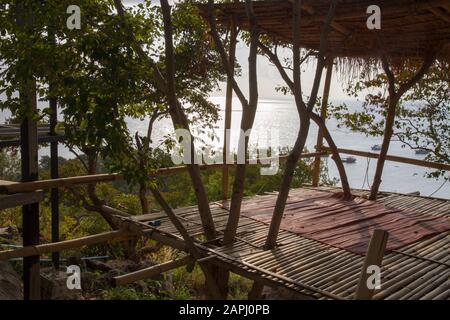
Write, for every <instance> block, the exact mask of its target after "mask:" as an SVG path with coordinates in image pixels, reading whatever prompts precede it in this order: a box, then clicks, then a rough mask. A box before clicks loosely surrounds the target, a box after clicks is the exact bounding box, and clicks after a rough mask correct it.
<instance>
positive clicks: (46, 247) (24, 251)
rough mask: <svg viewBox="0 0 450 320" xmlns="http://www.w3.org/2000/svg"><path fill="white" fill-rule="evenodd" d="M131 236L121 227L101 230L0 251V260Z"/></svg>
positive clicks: (36, 254)
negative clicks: (67, 238)
mask: <svg viewBox="0 0 450 320" xmlns="http://www.w3.org/2000/svg"><path fill="white" fill-rule="evenodd" d="M132 236H134V235H133V234H132V233H130V232H129V231H127V230H124V229H122V230H115V231H109V232H103V233H100V234H96V235H93V236H87V237H83V238H78V239H72V240H65V241H59V242H52V243H46V244H39V245H28V246H24V247H23V248H20V249H15V250H6V251H0V261H4V260H8V259H13V258H20V257H24V258H26V257H31V256H38V255H42V254H46V253H52V252H58V251H63V250H69V249H75V248H80V247H82V246H87V245H92V244H96V243H101V242H108V241H120V240H126V239H128V238H130V237H132Z"/></svg>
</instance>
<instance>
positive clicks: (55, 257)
mask: <svg viewBox="0 0 450 320" xmlns="http://www.w3.org/2000/svg"><path fill="white" fill-rule="evenodd" d="M50 109H51V114H50V135H52V136H56V135H57V133H56V125H57V123H58V102H57V100H56V98H55V97H52V98H50ZM50 171H51V172H50V174H51V178H52V179H57V178H59V173H58V171H59V170H58V142H57V141H54V142H52V143H51V144H50ZM50 197H51V210H52V218H51V222H52V242H58V241H59V190H58V188H52V189H51V194H50ZM52 262H53V267H54V268H55V269H58V268H59V252H54V253H53V254H52Z"/></svg>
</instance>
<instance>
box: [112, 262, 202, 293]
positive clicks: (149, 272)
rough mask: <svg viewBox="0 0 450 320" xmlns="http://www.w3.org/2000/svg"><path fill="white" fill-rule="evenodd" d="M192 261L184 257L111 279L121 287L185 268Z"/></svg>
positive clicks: (115, 284)
mask: <svg viewBox="0 0 450 320" xmlns="http://www.w3.org/2000/svg"><path fill="white" fill-rule="evenodd" d="M193 261H194V259H193V258H192V257H191V256H185V257H183V258H180V259H177V260H172V261H168V262H165V263H161V264H158V265H155V266H151V267H148V268H145V269H142V270H138V271H135V272H131V273H128V274H125V275H122V276H117V277H114V278H113V285H114V286H121V285H125V284H129V283H133V282H136V281H139V280H143V279H148V278H151V277H154V276H157V275H158V274H161V273H164V272H167V271H169V270H172V269H176V268H179V267H182V266H185V265H187V264H189V263H191V262H193Z"/></svg>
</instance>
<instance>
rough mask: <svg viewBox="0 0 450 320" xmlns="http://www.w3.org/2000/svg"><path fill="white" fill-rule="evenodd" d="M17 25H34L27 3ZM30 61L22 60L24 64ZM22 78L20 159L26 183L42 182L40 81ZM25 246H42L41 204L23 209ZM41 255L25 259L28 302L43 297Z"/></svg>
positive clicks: (30, 75)
mask: <svg viewBox="0 0 450 320" xmlns="http://www.w3.org/2000/svg"><path fill="white" fill-rule="evenodd" d="M16 10H17V25H18V27H19V28H21V29H22V31H24V32H27V31H28V30H27V29H29V27H30V26H29V24H31V23H32V11H31V8H28V7H26V5H25V4H23V3H18V4H17V8H16ZM31 50H32V48H31V46H30V45H29V44H28V46H27V52H26V53H25V57H24V58H23V59H24V60H27V59H28V57H31V55H32V52H30V51H31ZM24 62H26V61H22V63H24ZM26 71H27V74H26V75H23V77H22V79H21V80H22V82H23V83H22V87H21V89H19V98H20V101H21V104H22V107H23V108H24V109H25V110H24V111H26V113H25V114H26V115H25V116H24V117H23V119H22V123H21V126H20V156H21V166H22V168H21V173H22V182H29V181H35V180H37V179H38V137H37V136H38V130H37V122H36V121H35V120H34V119H33V118H32V117H31V116H30V115H34V114H35V113H36V112H37V94H36V79H35V78H34V75H33V71H32V70H31V69H30V68H28V69H27V70H26ZM22 227H23V232H22V237H23V245H24V246H30V245H37V244H39V202H36V203H31V204H26V205H24V206H22ZM39 273H40V264H39V255H34V256H30V257H27V258H24V259H23V294H24V299H25V300H39V299H40V297H41V286H40V274H39Z"/></svg>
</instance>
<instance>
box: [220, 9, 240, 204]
mask: <svg viewBox="0 0 450 320" xmlns="http://www.w3.org/2000/svg"><path fill="white" fill-rule="evenodd" d="M230 29H231V31H230V48H229V55H228V56H229V63H230V67H231V69H232V70H233V72H234V66H235V57H236V42H237V28H236V24H235V21H234V18H232V19H231V23H230ZM231 80H232V79H230V77H227V89H226V98H225V126H224V132H223V137H224V140H223V163H224V164H225V165H224V166H223V169H222V200H223V201H226V200H227V199H228V184H229V182H228V181H229V167H228V166H227V164H228V163H227V162H228V157H229V152H230V137H228V135H227V133H229V130H230V129H231V116H232V109H233V85H232V83H231Z"/></svg>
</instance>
